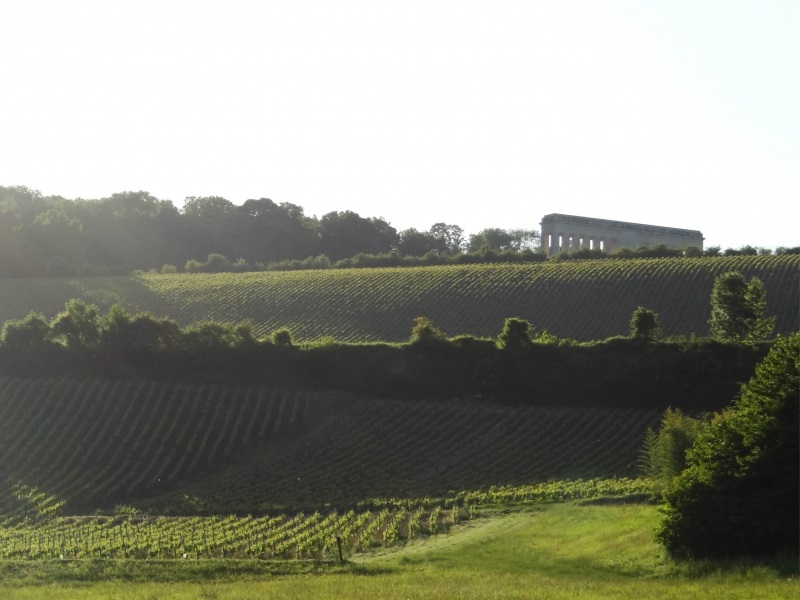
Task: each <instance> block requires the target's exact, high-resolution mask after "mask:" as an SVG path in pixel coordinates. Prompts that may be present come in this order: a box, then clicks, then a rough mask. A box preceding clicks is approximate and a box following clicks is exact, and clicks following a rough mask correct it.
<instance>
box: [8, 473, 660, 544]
mask: <svg viewBox="0 0 800 600" xmlns="http://www.w3.org/2000/svg"><path fill="white" fill-rule="evenodd" d="M648 491H649V485H648V483H647V482H645V481H643V480H632V479H616V480H589V481H571V482H558V483H545V484H539V485H527V486H518V487H503V488H492V489H489V490H487V491H483V492H480V491H477V492H461V493H458V494H455V495H451V496H450V497H448V498H444V499H430V498H415V499H407V500H405V501H402V502H399V503H394V502H388V501H387V502H385V503H384V506H383V507H381V508H376V509H374V510H370V509H359V510H354V509H350V510H348V511H345V512H341V513H340V512H335V511H334V512H329V513H327V514H324V515H323V514H322V513H320V512H314V513H312V514H310V515H306V514H304V513H298V514H295V515H292V516H287V515H277V516H263V517H255V518H254V517H252V516H246V517H236V516H227V517H177V518H175V517H173V518H168V517H149V516H143V515H136V516H133V515H128V516H114V517H101V516H94V517H66V518H59V519H54V520H50V521H48V522H46V523H41V524H38V525H33V526H29V525H20V526H16V527H11V528H6V529H0V559H11V560H14V559H16V560H42V559H64V558H78V559H80V558H127V559H149V558H160V559H200V558H204V559H209V558H260V559H283V560H285V559H315V560H336V559H338V558H340V557H341V558H343V557H345V556H351V555H352V554H355V553H361V552H367V551H369V550H371V549H372V548H374V547H376V546H378V547H392V546H395V545H397V544H399V543H403V542H409V541H411V540H414V539H416V538H419V537H420V536H432V535H438V534H440V533H444V532H447V531H448V530H449V529H450V528H451V527H453V526H455V525H458V524H459V523H460V522H462V521H465V520H468V519H471V518H474V516H475V509H476V507H480V506H482V505H484V504H487V503H508V502H541V501H554V500H555V501H563V500H566V499H574V498H594V497H597V496H601V495H602V496H609V495H631V494H646V493H647V492H648ZM340 552H341V555H340V554H339V553H340Z"/></svg>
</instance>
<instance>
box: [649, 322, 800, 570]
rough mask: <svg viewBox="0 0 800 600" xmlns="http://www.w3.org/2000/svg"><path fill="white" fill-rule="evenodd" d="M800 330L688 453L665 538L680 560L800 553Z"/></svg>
mask: <svg viewBox="0 0 800 600" xmlns="http://www.w3.org/2000/svg"><path fill="white" fill-rule="evenodd" d="M798 396H800V333H794V334H792V335H791V336H790V337H788V338H779V339H778V341H777V342H776V343H775V345H774V346H773V348H772V349H771V350H770V352H769V354H768V355H767V356H766V358H765V359H764V360H763V361H762V362H761V363H759V365H758V366H757V368H756V372H755V375H754V376H753V377H752V378H751V379H750V381H749V382H748V383H747V384H746V385H744V386H742V391H741V395H740V397H739V398H738V399H737V400H736V401H735V402H734V403H733V405H732V406H730V407H729V408H727V409H726V410H724V411H723V412H722V413H721V414H718V415H716V416H715V417H714V418H713V420H712V421H711V423H710V424H709V425H708V426H707V427H705V428H703V430H702V431H701V432H700V433H699V434H698V436H697V439H696V440H695V442H694V444H693V445H692V447H691V448H690V449H689V451H688V452H687V457H686V458H687V467H686V469H685V470H684V471H683V472H682V473H681V474H680V475H679V476H678V477H677V478H676V479H675V482H674V484H673V485H672V486H671V488H670V489H669V490H668V491H667V492H666V494H665V499H666V505H665V507H664V509H663V510H664V514H665V518H664V520H663V522H662V523H661V526H660V528H659V530H658V532H657V538H658V539H659V540H660V541H661V542H662V543H663V544H664V545H665V547H666V549H667V551H668V553H669V554H670V555H671V556H673V557H676V558H704V557H708V558H721V557H736V556H769V555H775V554H780V553H791V554H794V555H796V554H797V553H798V551H799V550H800V547H798V546H799V545H800V544H799V543H798V540H799V539H800V531H798V529H799V527H800V525H799V523H800V502H798V498H800V447H798V440H799V439H800V426H799V425H798V423H799V422H800V421H799V419H800V415H799V414H798Z"/></svg>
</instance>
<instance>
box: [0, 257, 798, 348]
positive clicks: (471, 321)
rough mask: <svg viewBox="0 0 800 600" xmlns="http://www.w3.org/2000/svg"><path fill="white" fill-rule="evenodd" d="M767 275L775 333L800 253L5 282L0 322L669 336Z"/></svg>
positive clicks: (789, 309)
mask: <svg viewBox="0 0 800 600" xmlns="http://www.w3.org/2000/svg"><path fill="white" fill-rule="evenodd" d="M731 270H739V271H741V272H742V273H743V274H744V275H745V276H746V277H748V278H750V277H753V276H757V277H759V278H760V279H761V280H762V281H763V282H764V287H765V289H766V292H767V302H768V313H769V314H770V315H775V316H776V332H778V333H784V334H786V333H790V332H792V331H796V330H797V329H799V328H800V315H798V311H797V307H798V306H800V256H792V255H784V256H733V257H719V258H695V259H637V260H629V259H625V260H621V259H620V260H586V261H573V262H564V263H552V262H548V263H534V264H522V265H469V266H438V267H411V268H387V269H350V270H330V271H303V272H269V273H242V274H224V273H223V274H192V275H185V274H177V275H156V274H140V275H136V276H132V277H97V278H86V279H55V278H54V279H4V280H0V322H3V321H6V320H9V319H21V318H23V317H24V316H25V315H27V314H28V312H29V311H31V310H34V311H37V312H40V313H42V314H44V315H45V316H46V317H47V318H48V319H49V318H51V317H53V316H54V315H55V314H56V313H58V312H59V311H60V310H62V309H63V307H64V304H65V302H66V301H67V300H69V299H71V298H79V299H81V300H83V301H85V302H87V303H92V304H96V305H97V306H98V307H99V308H100V309H101V310H102V312H106V311H107V310H108V309H109V308H110V307H111V306H112V305H113V304H115V303H119V304H121V305H122V306H123V307H124V308H125V309H126V310H127V311H128V312H131V313H134V312H138V311H147V312H150V313H152V314H154V315H156V316H160V317H165V316H166V317H170V318H172V319H174V320H176V321H177V322H178V324H180V325H182V326H185V325H189V324H192V323H195V322H198V321H203V320H217V321H223V322H238V321H242V320H249V321H250V322H251V323H252V324H253V329H254V331H255V333H256V334H258V335H268V334H270V333H272V332H273V331H275V330H277V329H279V328H284V327H286V328H288V329H289V330H290V331H291V332H292V334H293V336H294V338H295V339H296V340H298V341H313V340H318V339H321V338H333V339H336V340H338V341H342V342H364V341H387V342H399V341H405V340H407V339H408V337H409V335H410V332H411V327H412V324H413V320H414V318H415V317H418V316H425V317H428V318H430V319H431V320H432V321H433V322H434V324H435V325H436V326H437V327H439V328H440V329H442V330H443V331H444V332H445V333H446V334H447V335H449V336H455V335H460V334H469V335H473V336H481V337H495V336H497V334H498V333H499V331H500V329H501V328H502V325H503V321H504V319H505V318H507V317H520V318H524V319H527V320H528V321H530V322H531V323H532V324H533V325H534V326H535V327H536V328H537V329H538V330H540V331H541V330H542V329H546V330H547V331H549V332H550V333H552V334H554V335H556V336H558V337H564V338H570V339H575V340H580V341H588V340H595V339H604V338H607V337H609V336H614V335H626V334H627V333H628V331H629V325H628V322H629V319H630V316H631V314H632V312H633V311H634V310H635V309H636V307H637V306H639V305H641V306H644V307H646V308H649V309H651V310H654V311H655V312H657V313H658V314H659V315H660V318H661V326H662V328H663V330H664V334H665V335H667V336H669V335H685V336H689V335H691V334H692V333H695V334H697V335H698V336H702V335H705V334H707V332H708V323H707V321H708V318H709V311H710V308H709V297H710V294H711V288H712V285H713V282H714V277H716V276H717V275H719V274H721V273H724V272H727V271H731Z"/></svg>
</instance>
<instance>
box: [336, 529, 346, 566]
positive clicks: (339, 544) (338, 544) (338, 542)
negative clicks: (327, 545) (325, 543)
mask: <svg viewBox="0 0 800 600" xmlns="http://www.w3.org/2000/svg"><path fill="white" fill-rule="evenodd" d="M336 547H337V548H339V562H340V563H343V562H344V556H342V537H341V536H339V535H337V536H336Z"/></svg>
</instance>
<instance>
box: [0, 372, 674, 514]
mask: <svg viewBox="0 0 800 600" xmlns="http://www.w3.org/2000/svg"><path fill="white" fill-rule="evenodd" d="M659 416H660V415H659V411H656V410H632V409H608V410H600V409H578V408H543V407H538V408H536V407H529V408H520V407H506V406H497V405H491V404H482V403H466V402H455V401H449V402H448V401H440V402H430V401H429V402H414V401H392V400H381V399H374V398H358V397H355V396H352V395H347V394H338V393H301V392H280V391H274V390H268V389H263V388H246V387H236V386H232V385H219V386H214V385H208V386H194V385H187V384H177V383H152V382H113V381H99V380H98V381H77V380H72V381H70V380H51V379H38V380H23V379H14V378H6V379H0V455H2V456H3V462H2V466H0V515H3V517H4V518H5V519H6V520H7V521H8V522H19V521H20V520H24V519H25V517H28V518H30V519H35V518H36V517H38V516H41V515H45V516H47V515H50V516H52V515H54V514H58V513H63V514H75V513H86V512H87V511H92V512H93V511H94V510H95V509H97V508H103V507H105V508H106V509H113V507H114V506H117V505H120V504H125V505H129V506H135V507H137V508H140V509H146V510H151V511H154V512H157V513H169V514H212V513H213V514H225V513H228V514H229V513H238V514H258V513H265V512H274V511H276V510H280V511H296V510H301V509H302V510H315V509H317V508H320V509H322V507H330V506H334V507H336V506H338V507H345V506H353V505H355V504H356V503H357V502H361V501H364V500H365V499H369V498H374V497H389V496H393V497H410V496H431V495H441V494H445V493H447V492H448V490H462V489H480V488H484V487H486V486H488V485H505V484H523V483H526V484H527V483H532V482H536V481H546V480H549V479H553V478H559V479H562V478H576V477H613V476H630V475H634V474H635V473H636V467H635V463H636V460H637V456H638V451H639V448H640V446H641V442H642V439H643V436H644V433H645V430H646V428H647V427H650V426H654V425H655V424H656V422H657V421H658V419H659Z"/></svg>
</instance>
